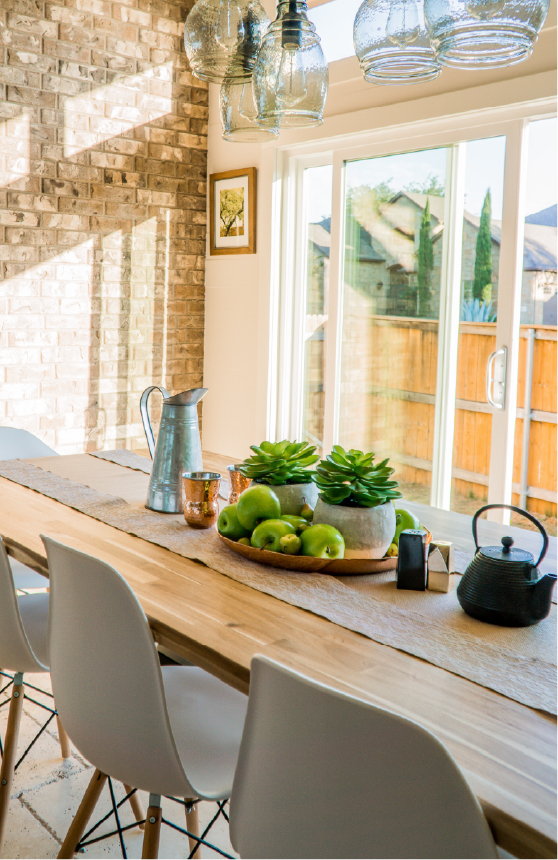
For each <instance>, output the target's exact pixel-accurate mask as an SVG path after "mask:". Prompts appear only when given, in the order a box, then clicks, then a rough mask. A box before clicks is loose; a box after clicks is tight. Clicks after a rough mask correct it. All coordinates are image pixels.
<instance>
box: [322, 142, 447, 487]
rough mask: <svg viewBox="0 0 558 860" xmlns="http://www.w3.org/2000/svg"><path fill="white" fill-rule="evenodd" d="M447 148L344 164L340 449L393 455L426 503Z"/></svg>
mask: <svg viewBox="0 0 558 860" xmlns="http://www.w3.org/2000/svg"><path fill="white" fill-rule="evenodd" d="M447 158H448V153H447V151H446V149H445V148H440V149H431V150H424V151H421V152H411V153H405V154H401V155H391V156H387V157H383V158H382V157H379V158H368V159H358V160H355V161H349V162H347V164H346V166H345V212H344V224H343V235H344V258H343V283H342V291H343V317H342V326H341V330H342V334H341V355H340V364H341V380H340V390H339V397H340V404H339V435H338V438H339V443H340V444H341V445H342V446H343V447H345V448H359V449H362V450H365V451H374V452H375V453H376V456H377V458H378V459H384V458H385V457H389V458H390V459H391V460H392V465H394V466H395V468H396V477H397V480H398V481H399V483H400V484H401V488H402V491H403V494H404V496H405V497H406V498H408V499H414V500H416V501H425V502H428V501H429V499H430V485H431V478H432V455H433V442H434V423H435V421H434V419H435V401H436V374H437V365H438V328H439V317H440V291H441V287H442V270H443V256H444V249H443V241H442V236H443V229H444V221H445V210H446V163H447Z"/></svg>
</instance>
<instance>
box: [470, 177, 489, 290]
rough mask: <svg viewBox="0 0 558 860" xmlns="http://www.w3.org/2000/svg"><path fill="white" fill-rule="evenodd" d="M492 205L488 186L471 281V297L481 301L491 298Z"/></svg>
mask: <svg viewBox="0 0 558 860" xmlns="http://www.w3.org/2000/svg"><path fill="white" fill-rule="evenodd" d="M491 218H492V205H491V199H490V188H489V189H488V191H487V192H486V196H485V198H484V203H483V206H482V212H481V217H480V224H479V232H478V234H477V247H476V251H475V278H474V281H473V298H474V299H478V300H479V302H482V301H483V299H484V301H486V302H489V301H490V300H491V299H492V238H491V235H490V221H491Z"/></svg>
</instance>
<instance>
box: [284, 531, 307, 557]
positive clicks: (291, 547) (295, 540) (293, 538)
mask: <svg viewBox="0 0 558 860" xmlns="http://www.w3.org/2000/svg"><path fill="white" fill-rule="evenodd" d="M279 543H280V545H281V552H284V553H286V554H287V555H297V554H298V553H299V552H300V547H301V546H302V541H301V540H300V538H299V536H298V535H284V536H283V537H282V538H281V540H280V541H279Z"/></svg>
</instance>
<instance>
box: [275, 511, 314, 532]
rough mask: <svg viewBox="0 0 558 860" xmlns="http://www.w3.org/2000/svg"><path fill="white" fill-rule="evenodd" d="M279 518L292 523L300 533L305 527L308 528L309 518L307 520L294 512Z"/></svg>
mask: <svg viewBox="0 0 558 860" xmlns="http://www.w3.org/2000/svg"><path fill="white" fill-rule="evenodd" d="M279 519H281V520H285V522H286V523H290V524H291V525H292V526H293V528H294V529H295V530H296V533H297V534H300V532H301V531H302V530H303V529H307V528H308V520H305V519H304V517H295V516H293V515H292V514H283V516H281V517H279Z"/></svg>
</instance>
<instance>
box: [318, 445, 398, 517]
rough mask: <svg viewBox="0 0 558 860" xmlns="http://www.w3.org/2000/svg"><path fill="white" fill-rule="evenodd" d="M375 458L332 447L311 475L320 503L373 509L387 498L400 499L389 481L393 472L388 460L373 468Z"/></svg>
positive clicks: (352, 450)
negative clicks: (313, 474)
mask: <svg viewBox="0 0 558 860" xmlns="http://www.w3.org/2000/svg"><path fill="white" fill-rule="evenodd" d="M374 456H375V455H374V454H363V452H362V451H356V450H355V449H354V448H351V450H350V451H345V450H344V449H343V448H341V446H340V445H334V446H333V450H332V452H331V454H329V455H328V457H326V459H325V460H321V461H320V464H319V466H317V468H316V474H315V476H314V481H315V482H316V484H317V485H318V488H319V490H320V498H321V499H322V501H324V502H327V504H328V505H345V506H347V507H355V508H375V507H377V505H383V504H384V502H387V501H389V500H390V499H400V498H401V493H400V492H399V491H398V490H397V489H396V488H397V487H398V486H399V485H398V483H397V481H390V475H392V474H393V472H394V471H395V469H391V468H390V467H389V466H388V465H387V464H388V460H382V462H381V463H378V465H377V466H375V465H374Z"/></svg>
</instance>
